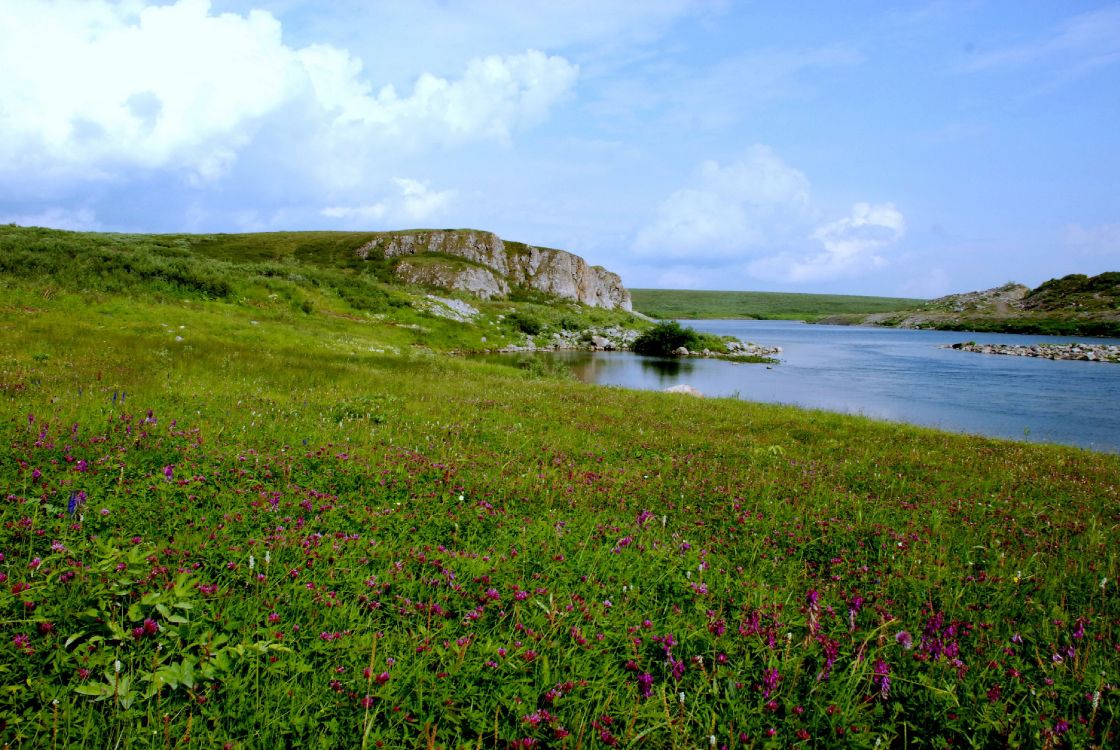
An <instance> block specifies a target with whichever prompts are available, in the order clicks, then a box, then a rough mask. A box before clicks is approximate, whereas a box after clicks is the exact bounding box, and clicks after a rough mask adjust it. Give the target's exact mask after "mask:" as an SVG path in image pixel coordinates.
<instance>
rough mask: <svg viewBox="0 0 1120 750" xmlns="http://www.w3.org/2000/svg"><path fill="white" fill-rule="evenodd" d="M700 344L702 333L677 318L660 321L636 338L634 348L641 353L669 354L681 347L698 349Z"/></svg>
mask: <svg viewBox="0 0 1120 750" xmlns="http://www.w3.org/2000/svg"><path fill="white" fill-rule="evenodd" d="M699 345H700V334H698V333H697V332H696V331H695V330H694V329H692V328H686V327H684V326H682V325H681V324H680V323H678V322H677V321H675V320H668V321H664V322H661V323H658V324H657V325H655V326H654V327H653V328H650V329H649V330H648V331H646V332H645V333H643V334H642V335H641V336H639V337H638V338H636V339H635V340H634V344H633V345H632V347H631V348H632V349H633V350H634V351H636V352H638V353H639V354H651V355H654V356H667V355H670V354H672V353H673V352H674V351H676V350H677V349H679V348H680V347H682V346H683V347H685V348H686V349H690V350H691V349H696V348H698V347H699Z"/></svg>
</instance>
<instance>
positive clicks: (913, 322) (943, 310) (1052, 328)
mask: <svg viewBox="0 0 1120 750" xmlns="http://www.w3.org/2000/svg"><path fill="white" fill-rule="evenodd" d="M848 322H859V323H863V324H869V325H885V326H896V327H901V328H936V329H941V330H958V331H993V332H1006V333H1037V334H1055V335H1069V336H1110V337H1116V336H1120V273H1116V272H1109V273H1102V274H1099V275H1097V276H1092V277H1090V276H1086V275H1084V274H1070V275H1068V276H1063V277H1062V278H1060V279H1051V280H1049V281H1047V282H1045V283H1043V284H1041V285H1040V286H1039V287H1038V288H1036V289H1030V288H1028V287H1026V286H1023V285H1022V284H1016V283H1014V282H1011V283H1008V284H1004V285H1003V286H1000V287H995V288H993V289H987V290H984V291H977V292H966V293H963V294H951V295H948V296H946V297H940V298H938V299H935V300H931V301H930V302H929V303H927V304H925V305H923V306H921V307H918V308H916V309H914V310H912V311H908V312H905V313H879V314H876V315H870V316H866V317H863V318H860V319H858V320H857V321H848Z"/></svg>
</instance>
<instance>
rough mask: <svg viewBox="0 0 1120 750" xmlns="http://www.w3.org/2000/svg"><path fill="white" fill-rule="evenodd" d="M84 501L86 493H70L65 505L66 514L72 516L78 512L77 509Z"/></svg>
mask: <svg viewBox="0 0 1120 750" xmlns="http://www.w3.org/2000/svg"><path fill="white" fill-rule="evenodd" d="M85 501H86V493H85V492H83V491H78V492H71V493H70V500H69V501H67V503H66V512H67V513H69V514H70V515H74V514H75V513H77V512H78V508H80V507H81V506H82V504H83V503H84V502H85Z"/></svg>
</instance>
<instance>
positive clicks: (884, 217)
mask: <svg viewBox="0 0 1120 750" xmlns="http://www.w3.org/2000/svg"><path fill="white" fill-rule="evenodd" d="M904 234H906V219H905V217H904V216H903V215H902V212H901V211H899V210H898V209H897V208H896V207H895V205H894V204H893V203H880V204H876V205H872V204H870V203H856V204H855V205H854V206H852V210H851V213H850V214H849V215H848V216H845V217H844V218H842V219H838V220H837V221H834V222H831V223H829V224H825V225H824V226H821V227H818V228H817V229H816V230H815V231H814V232H813V233H812V239H813V240H815V241H817V242H818V243H820V245H821V246H822V247H821V249H819V250H815V251H809V252H804V251H803V252H800V253H791V252H787V253H782V254H779V255H775V256H771V257H767V258H762V259H760V260H758V261H755V262H753V263H751V265H750V267H749V270H750V272H751V273H752V275H755V276H758V277H759V278H765V279H772V280H782V281H792V282H795V283H801V282H812V281H827V280H830V279H836V278H842V277H845V276H856V275H859V274H860V273H863V272H866V271H869V270H872V269H875V268H880V267H882V266H883V265H885V264H886V262H887V261H886V259H885V258H884V257H883V256H882V255H881V253H880V251H881V250H883V249H885V248H886V247H888V246H889V245H892V244H894V243H895V242H897V241H898V240H900V239H902V237H903V235H904Z"/></svg>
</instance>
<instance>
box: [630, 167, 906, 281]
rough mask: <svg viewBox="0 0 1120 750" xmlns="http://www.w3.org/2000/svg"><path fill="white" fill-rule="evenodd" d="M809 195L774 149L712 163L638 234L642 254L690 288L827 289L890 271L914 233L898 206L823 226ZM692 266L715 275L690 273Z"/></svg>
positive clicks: (868, 208)
mask: <svg viewBox="0 0 1120 750" xmlns="http://www.w3.org/2000/svg"><path fill="white" fill-rule="evenodd" d="M810 194H811V187H810V183H809V179H808V178H807V177H806V176H805V175H804V174H803V173H802V172H800V171H798V170H797V169H794V168H793V167H791V166H789V165H788V164H786V163H785V162H783V161H782V160H781V159H780V158H779V157H778V155H777V154H775V153H774V151H773V150H772V149H770V148H768V147H766V146H758V145H756V146H753V147H752V148H750V149H749V150H748V151H747V153H746V155H745V156H744V157H743V158H741V159H739V160H737V161H734V162H731V163H729V164H727V165H721V164H719V163H717V162H712V161H709V162H705V163H704V165H703V166H702V167H701V169H700V172H699V174H698V176H697V177H696V178H695V179H694V180H693V183H692V184H691V185H689V186H687V187H684V188H681V189H680V190H677V191H675V192H674V193H672V194H671V195H670V196H669V198H668V199H666V200H665V201H664V202H663V203H662V204H661V205H660V206H659V207H658V210H657V213H656V215H655V217H654V220H653V221H652V222H651V223H650V224H648V225H647V226H645V227H644V228H642V229H641V230H640V231H639V232H638V233H637V236H636V238H635V240H634V244H633V250H634V255H635V257H636V258H637V259H638V260H639V261H641V262H649V261H651V260H658V261H660V262H661V263H662V264H663V265H664V266H665V267H666V268H667V269H668V270H667V273H669V274H670V275H671V277H672V278H673V279H677V280H679V283H681V284H682V285H684V286H694V285H696V282H697V280H698V279H701V278H703V279H706V280H707V279H715V280H717V281H719V280H722V281H723V286H724V287H727V286H738V285H740V284H741V281H739V279H741V278H742V277H744V276H748V277H754V278H757V279H763V280H767V281H782V282H794V283H803V282H818V281H828V280H832V279H837V278H843V277H846V276H854V275H858V274H861V273H864V272H867V271H870V270H873V269H875V268H879V267H882V266H883V265H885V264H886V263H887V259H886V257H885V256H884V254H883V251H885V250H886V249H887V248H888V247H889V246H891V245H893V244H894V243H896V242H898V241H899V240H900V239H902V237H903V236H904V235H905V233H906V219H905V217H904V216H903V214H902V212H901V211H899V209H898V208H897V207H896V206H895V205H894V204H893V203H879V204H872V203H867V202H860V203H856V204H855V205H853V206H852V208H851V211H850V213H849V214H848V215H847V216H844V217H842V218H840V219H837V220H835V221H831V222H828V223H825V224H820V223H819V221H818V220H817V219H816V217H817V216H818V215H819V213H820V212H819V210H818V209H817V208H816V207H815V206H814V205H813V202H812V199H811V195H810ZM684 260H688V261H689V263H690V264H691V265H693V266H694V267H700V268H705V267H706V269H707V270H694V271H692V272H685V271H683V270H682V267H681V261H684ZM698 274H699V275H698ZM704 283H710V281H705V282H704Z"/></svg>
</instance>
